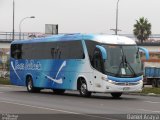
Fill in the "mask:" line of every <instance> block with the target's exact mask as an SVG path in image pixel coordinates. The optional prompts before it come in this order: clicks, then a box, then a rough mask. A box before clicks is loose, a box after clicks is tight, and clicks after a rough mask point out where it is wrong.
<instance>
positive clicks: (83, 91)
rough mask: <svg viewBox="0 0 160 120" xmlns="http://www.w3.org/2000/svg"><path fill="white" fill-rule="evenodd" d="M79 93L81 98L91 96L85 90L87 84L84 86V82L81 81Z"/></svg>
mask: <svg viewBox="0 0 160 120" xmlns="http://www.w3.org/2000/svg"><path fill="white" fill-rule="evenodd" d="M79 92H80V95H81V96H83V97H90V96H91V92H89V91H88V90H87V84H86V82H85V80H81V83H80V88H79Z"/></svg>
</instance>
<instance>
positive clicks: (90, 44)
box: [85, 40, 98, 62]
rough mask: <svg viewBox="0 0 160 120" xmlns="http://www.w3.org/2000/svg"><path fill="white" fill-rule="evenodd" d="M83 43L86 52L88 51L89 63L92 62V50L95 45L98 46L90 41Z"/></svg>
mask: <svg viewBox="0 0 160 120" xmlns="http://www.w3.org/2000/svg"><path fill="white" fill-rule="evenodd" d="M85 43H86V46H87V51H88V55H89V58H90V61H91V62H92V60H93V54H94V50H95V48H96V45H98V43H97V42H94V41H90V40H87V41H85Z"/></svg>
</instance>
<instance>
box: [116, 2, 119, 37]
mask: <svg viewBox="0 0 160 120" xmlns="http://www.w3.org/2000/svg"><path fill="white" fill-rule="evenodd" d="M118 3H119V0H118V1H117V8H116V30H115V34H116V35H117V31H118Z"/></svg>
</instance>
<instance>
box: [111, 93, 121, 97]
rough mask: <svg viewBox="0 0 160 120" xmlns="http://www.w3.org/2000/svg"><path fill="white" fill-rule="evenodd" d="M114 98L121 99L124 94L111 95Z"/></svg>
mask: <svg viewBox="0 0 160 120" xmlns="http://www.w3.org/2000/svg"><path fill="white" fill-rule="evenodd" d="M111 95H112V97H113V98H120V97H121V95H122V93H111Z"/></svg>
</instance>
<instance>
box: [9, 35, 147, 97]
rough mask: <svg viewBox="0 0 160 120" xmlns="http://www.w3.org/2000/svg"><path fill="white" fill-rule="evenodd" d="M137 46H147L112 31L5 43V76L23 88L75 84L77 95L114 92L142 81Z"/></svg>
mask: <svg viewBox="0 0 160 120" xmlns="http://www.w3.org/2000/svg"><path fill="white" fill-rule="evenodd" d="M140 51H143V52H144V53H145V55H146V59H149V53H148V50H147V49H145V48H142V47H138V46H137V45H136V43H135V41H134V40H132V39H130V38H127V37H124V36H118V35H101V34H58V35H53V36H49V37H44V38H35V39H32V40H15V41H13V42H12V43H11V51H10V52H11V58H10V81H11V83H12V84H13V85H18V86H26V88H27V90H28V92H40V90H42V89H52V90H53V91H54V93H55V94H63V93H64V92H65V90H78V91H79V92H80V95H81V96H84V97H88V96H91V93H97V92H103V93H110V94H111V95H112V97H115V98H118V97H120V96H121V95H122V93H125V92H138V91H141V90H142V87H143V69H142V63H141V60H140V54H139V53H140Z"/></svg>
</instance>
